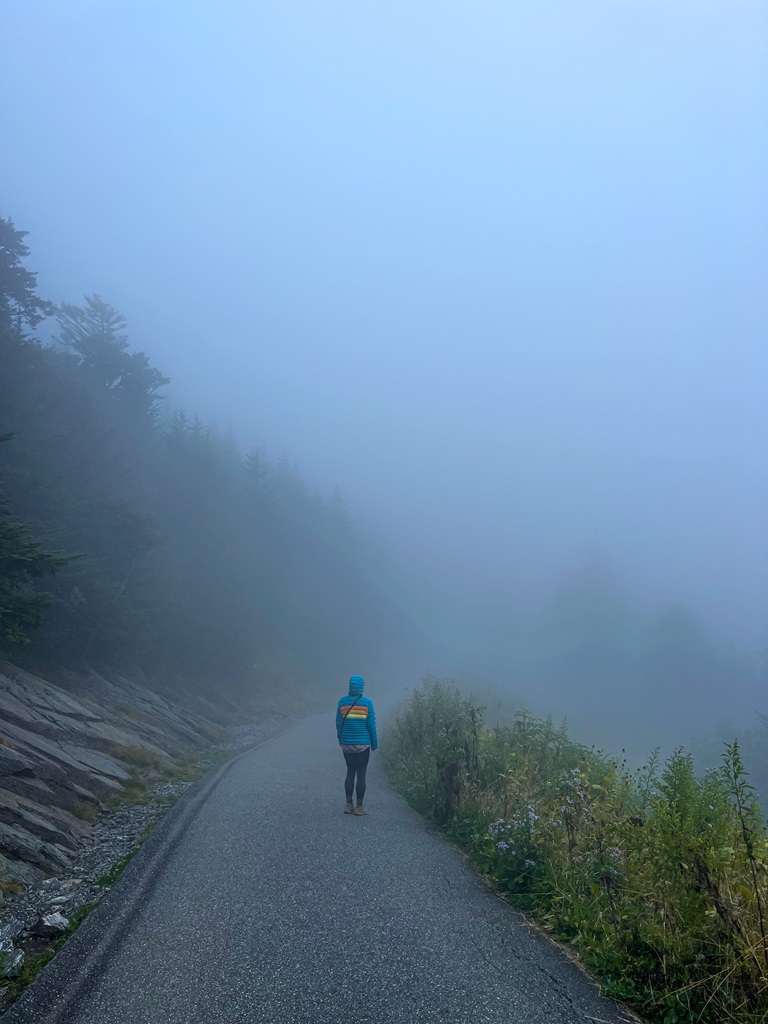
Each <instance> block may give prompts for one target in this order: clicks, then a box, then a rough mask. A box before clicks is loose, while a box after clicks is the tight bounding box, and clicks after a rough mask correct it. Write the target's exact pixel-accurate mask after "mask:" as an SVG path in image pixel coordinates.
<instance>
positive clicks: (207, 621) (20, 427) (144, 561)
mask: <svg viewBox="0 0 768 1024" xmlns="http://www.w3.org/2000/svg"><path fill="white" fill-rule="evenodd" d="M25 237H26V232H24V231H20V230H17V228H16V227H15V225H14V224H13V222H12V221H11V220H10V219H6V220H3V219H0V365H1V366H2V373H1V374H0V438H1V439H2V443H0V648H1V649H2V652H3V653H4V654H5V655H6V656H9V655H12V656H13V657H14V658H15V660H19V659H21V660H22V661H24V662H25V663H29V664H33V665H41V664H46V663H48V664H53V663H55V664H57V665H65V666H71V667H73V668H82V667H84V666H88V667H94V668H99V669H102V670H104V669H113V670H115V669H119V670H121V671H133V672H141V673H142V674H143V676H144V677H146V678H147V679H148V680H149V681H150V682H152V683H154V685H158V686H167V685H175V686H179V685H181V686H188V687H193V688H194V687H200V686H203V687H206V686H208V687H209V686H213V685H215V686H217V687H222V688H223V690H224V691H226V692H229V693H231V692H235V691H241V690H242V691H243V692H252V690H253V686H254V684H257V685H258V684H259V683H261V684H267V683H268V684H269V685H275V684H278V683H281V684H284V685H287V686H288V687H289V688H301V687H306V686H313V685H315V684H318V685H321V682H322V680H324V679H329V678H330V679H333V681H334V683H336V682H337V681H338V674H339V673H341V674H342V675H344V674H348V671H349V665H352V664H355V665H360V664H369V665H370V664H371V662H372V660H374V659H376V658H377V657H378V656H379V654H380V653H381V650H382V644H383V643H385V644H386V645H390V646H392V647H399V648H400V649H404V648H406V647H407V646H408V644H409V643H412V642H413V640H414V637H413V633H412V632H411V630H410V627H409V626H408V624H407V623H406V622H405V621H404V620H403V619H402V617H401V616H400V615H399V614H398V613H397V611H396V610H395V606H394V602H393V601H392V600H391V599H390V598H389V597H388V596H387V594H388V591H387V587H386V585H384V583H385V581H386V580H387V579H388V578H390V575H391V574H390V570H389V568H388V567H387V565H386V559H385V558H384V556H383V555H382V554H381V553H380V552H379V551H378V550H377V548H376V547H375V545H374V544H373V543H372V542H371V541H370V540H369V539H368V538H366V537H365V536H364V535H363V534H362V532H361V531H360V530H358V529H357V528H356V527H355V525H354V524H353V523H352V521H351V519H350V516H349V513H348V510H347V507H346V503H345V501H344V498H343V496H342V495H341V493H340V492H339V491H338V489H337V490H336V491H335V492H334V493H333V494H332V496H331V497H330V498H323V497H321V496H320V495H319V494H318V493H317V492H316V491H315V490H313V489H312V488H311V487H309V486H308V485H307V483H306V482H305V481H304V480H303V479H302V477H301V475H300V473H299V471H298V469H297V468H296V466H295V464H292V463H291V462H290V461H289V460H288V459H286V458H283V459H282V460H279V461H275V460H273V459H272V458H270V456H269V455H268V454H267V453H266V452H265V451H264V450H263V449H257V450H253V451H250V452H247V453H245V454H243V453H241V452H240V451H239V450H238V446H237V442H236V440H235V438H234V437H233V436H232V435H231V432H228V431H224V432H222V431H220V430H218V429H217V428H215V427H212V426H210V425H207V424H205V423H203V422H201V420H200V419H198V418H197V417H195V416H191V415H189V414H188V413H187V412H185V411H182V410H178V409H177V410H175V411H172V412H169V411H168V410H166V409H165V403H164V400H163V397H162V389H163V387H164V386H165V385H166V384H168V382H169V381H168V378H167V377H166V376H165V375H164V374H163V373H162V372H161V371H160V370H159V369H158V368H157V367H155V366H153V365H152V363H151V361H150V358H149V356H148V355H147V354H146V353H145V352H143V351H138V350H136V349H135V348H134V347H133V346H132V345H131V343H130V340H129V337H128V334H127V323H126V319H125V317H124V316H123V315H122V314H121V313H120V312H118V311H117V310H116V309H114V308H113V307H112V306H111V305H109V303H107V302H106V301H104V300H103V299H102V298H101V297H99V296H98V295H88V296H86V297H85V299H84V302H83V304H82V305H74V304H71V303H62V304H60V305H54V304H53V303H51V302H49V301H47V300H45V299H43V298H41V297H40V296H39V295H38V292H37V281H36V274H35V273H34V272H32V271H31V270H29V269H28V268H27V266H26V265H25V261H26V259H27V257H28V255H29V250H28V248H27V245H26V243H25ZM49 318H55V321H56V323H57V325H58V330H57V334H56V337H55V339H54V340H53V342H51V343H45V342H44V341H42V340H41V339H40V337H39V325H40V324H41V323H42V322H43V321H44V320H47V319H49Z"/></svg>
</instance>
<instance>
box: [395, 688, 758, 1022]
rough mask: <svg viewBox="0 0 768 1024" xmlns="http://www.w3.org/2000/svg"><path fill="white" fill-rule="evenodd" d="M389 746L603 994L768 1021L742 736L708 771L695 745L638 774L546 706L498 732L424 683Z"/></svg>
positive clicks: (483, 862)
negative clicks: (700, 766)
mask: <svg viewBox="0 0 768 1024" xmlns="http://www.w3.org/2000/svg"><path fill="white" fill-rule="evenodd" d="M384 751H385V759H386V765H387V770H388V772H389V774H390V777H391V778H392V781H393V782H394V784H395V785H396V787H397V788H398V789H399V790H400V791H401V792H402V793H403V794H404V795H405V796H406V797H407V798H408V799H409V800H410V802H411V803H412V804H413V805H414V806H415V807H416V808H417V809H418V810H420V811H422V812H423V813H424V814H426V815H428V816H430V817H431V818H433V819H434V820H435V821H436V822H438V823H439V824H441V825H442V826H444V827H445V828H446V831H447V832H448V834H449V836H450V837H451V838H453V839H454V841H456V842H457V843H458V844H459V845H460V846H462V848H463V849H465V850H466V852H467V853H468V854H469V856H470V857H471V858H472V860H473V861H474V862H475V864H476V865H477V866H478V867H479V868H480V869H481V870H483V871H484V872H486V873H487V874H488V876H489V877H490V879H491V880H492V881H493V882H494V884H495V885H496V886H497V887H498V888H499V889H500V890H501V891H502V892H503V893H504V894H505V895H507V896H508V897H509V898H510V900H511V901H512V902H514V903H515V904H516V905H517V906H519V907H521V908H522V909H524V910H526V911H527V912H530V913H531V914H532V915H533V916H535V917H536V918H537V919H538V920H539V921H541V922H542V923H543V924H545V925H546V926H547V927H548V928H549V929H550V930H551V931H553V932H554V933H555V934H556V935H557V936H558V937H560V938H562V939H566V940H568V941H570V942H571V943H572V944H573V945H574V946H576V947H577V949H578V951H579V953H580V956H581V958H582V959H583V960H584V962H585V963H586V964H587V965H588V966H590V967H591V968H592V969H593V970H594V971H595V973H596V974H597V975H598V976H599V977H600V979H601V981H602V982H603V985H604V989H605V991H606V993H607V994H609V995H612V996H614V997H615V998H619V999H623V1000H626V1001H629V1002H631V1003H633V1004H634V1005H635V1006H637V1007H638V1008H639V1009H640V1010H641V1011H642V1012H643V1013H644V1014H645V1015H646V1016H647V1017H648V1018H649V1019H650V1020H653V1021H658V1022H661V1024H693V1022H694V1021H696V1022H700V1024H724V1022H726V1021H739V1022H741V1024H747V1022H749V1024H753V1022H754V1024H757V1021H763V1022H764V1021H765V1020H766V1019H768V941H767V939H766V927H767V925H768V922H766V916H768V839H767V838H766V833H765V829H764V825H763V819H762V817H761V814H760V811H759V809H758V806H757V802H756V800H755V793H754V791H753V789H752V787H751V785H750V784H749V781H748V778H747V775H746V773H745V771H744V766H743V763H742V761H741V755H740V751H739V746H738V743H736V742H734V743H733V744H731V745H729V746H727V747H726V750H725V753H724V755H723V764H722V767H721V768H720V769H717V770H712V771H709V772H707V773H706V774H705V775H704V776H702V777H699V776H697V775H696V772H695V769H694V764H693V759H692V757H691V756H690V754H688V753H686V751H684V750H683V749H679V750H677V751H675V752H674V753H673V754H672V756H671V757H670V758H669V759H668V760H667V761H666V763H665V764H663V765H661V764H659V758H658V755H657V754H653V755H652V756H651V757H650V759H649V761H648V764H647V765H645V766H644V767H643V768H641V769H639V770H637V771H634V772H633V771H630V770H629V769H628V768H627V766H626V764H625V763H624V762H623V761H622V760H621V759H619V758H614V757H611V756H609V755H607V754H605V753H603V752H600V751H595V750H594V749H589V748H586V747H584V746H582V745H580V744H578V743H574V742H573V741H572V740H570V739H569V738H568V735H567V732H566V729H565V727H564V726H555V725H554V724H553V722H552V721H551V720H550V719H537V718H534V717H533V716H531V715H529V714H527V713H526V712H521V713H520V714H518V716H517V718H516V720H515V723H514V726H513V727H512V728H495V729H489V728H487V727H485V726H484V725H483V708H482V707H480V706H478V705H477V704H476V703H475V702H474V701H473V700H472V698H468V697H465V696H463V695H462V694H461V693H460V692H459V690H458V688H457V687H456V686H455V684H453V683H452V682H451V681H450V680H447V681H443V680H428V681H427V682H426V683H425V684H424V685H423V686H422V688H421V689H419V690H416V691H415V692H414V694H413V696H412V697H411V699H410V700H409V701H408V702H407V703H406V704H405V706H404V707H403V708H402V709H401V711H400V712H399V714H398V715H397V716H396V718H395V719H394V721H393V723H392V725H391V726H390V728H389V730H388V735H387V742H386V743H385V744H384Z"/></svg>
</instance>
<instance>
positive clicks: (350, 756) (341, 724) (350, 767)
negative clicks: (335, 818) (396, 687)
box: [336, 676, 379, 814]
mask: <svg viewBox="0 0 768 1024" xmlns="http://www.w3.org/2000/svg"><path fill="white" fill-rule="evenodd" d="M364 686H365V680H364V679H363V677H362V676H352V678H351V679H350V680H349V693H348V694H347V695H346V696H345V697H342V698H341V700H340V701H339V704H338V707H337V708H336V735H337V737H338V740H339V746H340V747H341V749H342V752H343V754H344V760H345V761H346V762H347V777H346V779H345V780H344V792H345V794H346V797H347V806H346V807H345V808H344V813H345V814H367V813H368V812H367V811H366V810H365V808H364V807H363V797H364V796H365V773H366V771H367V769H368V758H369V757H370V756H371V751H372V750H375V749H376V747H378V745H379V740H378V737H377V735H376V712H375V711H374V710H373V701H372V700H371V699H370V697H364V696H363V687H364ZM355 776H357V806H355V805H354V804H353V803H352V791H353V789H355Z"/></svg>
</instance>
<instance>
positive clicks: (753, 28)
mask: <svg viewBox="0 0 768 1024" xmlns="http://www.w3.org/2000/svg"><path fill="white" fill-rule="evenodd" d="M767 10H768V9H766V7H765V5H764V4H762V3H758V2H745V0H735V2H733V3H728V4H723V3H721V2H707V0H690V2H688V0H685V2H683V0H678V2H675V3H669V2H668V0H659V2H654V0H637V2H632V0H626V2H624V0H611V2H609V0H605V2H599V0H588V2H584V3H573V2H572V0H555V2H552V3H550V4H530V3H525V4H523V3H514V2H511V0H499V2H480V3H469V2H458V0H454V2H449V0H440V2H437V0H417V2H414V0H407V2H405V0H402V2H401V0H390V2H388V3H379V4H373V3H361V2H359V0H358V2H356V3H352V2H339V0H329V2H316V0H303V2H292V0H260V2H259V3H251V2H248V0H223V2H222V0H219V2H217V3H216V4H213V3H210V2H208V0H205V2H203V0H199V2H191V0H164V2H161V3H158V2H157V0H154V2H151V3H150V2H146V0H125V2H119V0H38V2H32V3H9V2H7V0H6V3H4V4H2V7H1V8H0V32H1V33H2V37H3V59H2V65H1V66H0V87H1V88H2V95H3V102H2V114H0V123H1V124H2V136H3V139H4V146H3V148H4V156H3V160H2V166H1V167H0V198H1V199H2V210H0V213H1V214H2V215H3V216H11V217H13V219H14V221H15V222H16V226H17V227H19V228H24V229H27V230H29V231H30V233H31V234H30V237H29V239H28V242H29V244H30V246H31V248H32V259H31V261H30V265H31V266H32V268H33V269H37V270H39V271H40V277H39V284H40V290H41V293H42V294H43V295H44V296H46V297H50V298H52V299H54V300H56V301H60V300H62V299H66V300H68V301H74V302H77V301H79V300H80V297H81V296H82V294H83V293H84V292H89V293H90V292H97V293H99V294H100V295H102V297H103V298H104V299H106V300H107V301H108V302H110V303H112V304H113V305H115V306H116V307H117V308H118V309H120V311H121V312H123V313H124V314H125V315H126V316H127V317H128V322H129V332H130V338H131V342H132V344H133V345H134V346H136V347H137V348H139V349H144V350H146V351H147V352H148V354H149V355H150V357H151V359H152V361H153V362H154V363H155V364H156V365H158V366H159V367H160V369H161V370H162V371H163V372H164V373H167V374H168V375H169V376H170V377H171V378H172V385H171V388H170V389H168V394H169V400H170V401H171V402H172V403H179V404H182V405H184V406H185V407H186V408H187V409H188V410H189V411H191V412H198V413H200V414H201V415H202V416H204V417H207V418H211V419H216V420H218V421H219V422H220V423H221V424H222V425H223V424H226V423H231V424H232V426H233V427H234V429H235V431H236V433H237V434H238V435H239V437H240V438H241V439H242V440H243V443H244V445H245V446H246V447H247V446H248V445H251V444H258V443H261V442H264V443H265V444H266V445H267V447H268V448H269V449H270V450H271V451H272V452H273V453H274V454H275V455H276V456H279V455H280V453H281V452H282V451H283V450H285V451H287V452H288V453H289V454H290V455H291V456H293V457H295V458H296V459H297V460H298V462H299V463H300V465H301V466H302V468H303V470H304V472H305V474H306V476H307V477H308V478H309V479H310V480H311V481H312V482H316V483H318V485H319V486H320V487H321V488H322V489H323V490H324V491H326V492H327V491H329V490H330V488H331V487H332V486H333V484H334V483H336V482H338V483H339V484H340V485H341V487H342V488H343V490H344V491H345V492H346V494H347V497H348V500H349V503H350V507H351V510H352V514H353V516H354V517H355V518H356V519H357V520H358V521H359V522H361V523H362V524H364V525H366V526H367V527H368V528H370V529H372V530H375V531H376V532H377V533H378V534H379V535H381V536H383V537H384V538H385V539H386V540H387V541H388V542H389V543H391V544H392V545H393V546H394V547H395V548H396V549H397V551H399V552H400V553H401V556H402V557H403V558H405V559H408V560H411V561H412V563H413V564H414V565H415V566H416V567H417V568H418V569H419V571H421V572H423V573H425V574H426V573H429V574H430V575H433V576H434V577H435V578H436V579H438V580H439V581H440V582H441V583H448V584H451V585H452V586H453V587H455V588H456V589H457V590H459V591H461V592H463V593H465V594H467V595H472V594H478V595H482V596H483V598H484V599H485V598H487V596H488V594H493V593H496V592H499V593H506V592H507V591H509V592H515V593H516V594H526V593H531V594H534V593H535V592H539V593H540V592H542V591H543V590H544V589H546V586H547V581H548V580H551V578H552V577H553V575H554V574H556V573H557V572H558V571H559V570H560V569H561V568H563V567H564V566H565V565H566V564H567V563H568V562H569V561H572V560H573V559H574V558H575V557H577V556H578V554H579V552H580V551H581V550H582V549H583V548H584V547H585V546H587V545H593V544H599V545H601V546H603V547H604V548H605V549H607V550H608V551H609V552H610V554H611V555H612V556H613V557H614V558H615V559H616V561H617V563H618V564H619V565H620V567H621V569H622V571H623V572H624V573H625V575H626V576H627V577H628V578H629V579H630V580H631V581H632V582H633V584H635V585H636V586H637V588H638V590H639V591H640V592H641V593H643V594H647V595H648V596H649V597H651V598H652V599H653V600H656V601H667V600H682V601H685V602H688V603H689V604H691V605H693V606H694V607H695V608H696V609H697V610H699V611H700V612H701V613H702V614H703V615H704V616H705V618H706V620H707V621H708V622H709V623H712V624H716V625H717V627H718V629H719V630H720V631H721V633H722V634H723V635H724V636H726V637H732V638H733V639H735V640H736V641H737V642H745V643H750V644H761V643H764V642H765V639H766V623H767V622H768V585H767V584H766V580H767V579H768V541H767V540H766V537H767V536H768V530H767V529H766V525H767V521H766V513H767V512H768V480H767V474H766V440H767V437H768V431H767V429H766V427H767V424H766V409H767V408H768V403H767V402H766V371H768V349H767V347H766V328H767V327H768V306H767V305H766V301H765V298H766V296H765V282H766V280H767V278H766V272H767V271H768V230H767V229H768V199H767V191H766V181H768V141H767V139H768V135H767V133H766V126H768V53H767V50H768V13H767ZM9 140H10V142H9Z"/></svg>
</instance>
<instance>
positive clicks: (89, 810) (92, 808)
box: [75, 801, 99, 821]
mask: <svg viewBox="0 0 768 1024" xmlns="http://www.w3.org/2000/svg"><path fill="white" fill-rule="evenodd" d="M75 814H76V815H77V817H78V818H80V819H81V820H82V821H96V818H97V817H98V815H99V808H98V807H97V806H96V804H93V803H87V802H86V801H82V802H81V803H78V804H75Z"/></svg>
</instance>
